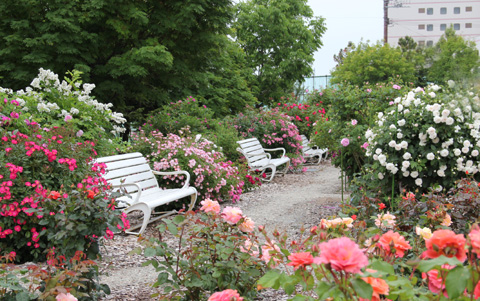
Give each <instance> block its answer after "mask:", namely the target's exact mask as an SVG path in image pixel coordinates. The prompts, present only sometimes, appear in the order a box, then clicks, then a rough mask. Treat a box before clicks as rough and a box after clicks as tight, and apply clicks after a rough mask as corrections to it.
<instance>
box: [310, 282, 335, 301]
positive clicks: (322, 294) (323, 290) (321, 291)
mask: <svg viewBox="0 0 480 301" xmlns="http://www.w3.org/2000/svg"><path fill="white" fill-rule="evenodd" d="M330 289H331V286H330V285H329V284H328V283H326V282H319V283H318V284H317V287H316V288H315V289H314V291H315V293H317V295H318V299H319V300H323V299H326V297H327V295H328V292H329V291H330Z"/></svg>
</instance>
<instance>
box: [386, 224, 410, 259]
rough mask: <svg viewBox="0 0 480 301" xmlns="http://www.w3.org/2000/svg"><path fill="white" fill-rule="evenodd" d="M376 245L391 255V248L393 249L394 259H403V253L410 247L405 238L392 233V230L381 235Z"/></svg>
mask: <svg viewBox="0 0 480 301" xmlns="http://www.w3.org/2000/svg"><path fill="white" fill-rule="evenodd" d="M378 245H379V246H380V247H381V248H382V249H384V250H385V251H387V252H388V253H389V254H392V249H391V247H392V246H393V248H394V249H395V257H403V255H405V251H407V250H410V249H411V248H412V247H411V246H410V244H409V242H408V241H406V240H405V238H404V237H403V236H402V235H400V233H397V232H393V231H392V230H390V231H388V232H387V233H385V234H383V235H382V237H380V240H379V241H378Z"/></svg>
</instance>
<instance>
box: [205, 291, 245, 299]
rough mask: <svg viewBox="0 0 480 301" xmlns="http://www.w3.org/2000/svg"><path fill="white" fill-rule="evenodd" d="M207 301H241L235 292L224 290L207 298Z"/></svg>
mask: <svg viewBox="0 0 480 301" xmlns="http://www.w3.org/2000/svg"><path fill="white" fill-rule="evenodd" d="M208 301H243V298H242V297H240V295H239V294H238V292H237V290H232V289H226V290H224V291H221V292H216V293H214V294H213V295H211V296H210V298H208Z"/></svg>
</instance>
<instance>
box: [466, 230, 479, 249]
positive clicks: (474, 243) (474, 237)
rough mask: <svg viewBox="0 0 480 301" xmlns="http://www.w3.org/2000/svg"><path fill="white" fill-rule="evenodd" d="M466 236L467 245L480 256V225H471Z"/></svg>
mask: <svg viewBox="0 0 480 301" xmlns="http://www.w3.org/2000/svg"><path fill="white" fill-rule="evenodd" d="M468 238H469V243H468V245H469V246H470V247H472V251H473V252H474V253H475V254H477V256H480V227H479V226H478V225H474V226H473V227H472V230H471V231H470V234H468Z"/></svg>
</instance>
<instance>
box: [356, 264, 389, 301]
mask: <svg viewBox="0 0 480 301" xmlns="http://www.w3.org/2000/svg"><path fill="white" fill-rule="evenodd" d="M367 272H370V273H375V272H376V271H375V270H371V269H367ZM362 279H363V281H365V282H366V283H368V284H370V285H371V286H372V288H373V295H372V299H370V300H372V301H380V295H388V291H389V289H390V288H389V287H388V284H387V282H386V281H385V280H383V279H381V278H375V277H362ZM360 300H367V299H362V298H360Z"/></svg>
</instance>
